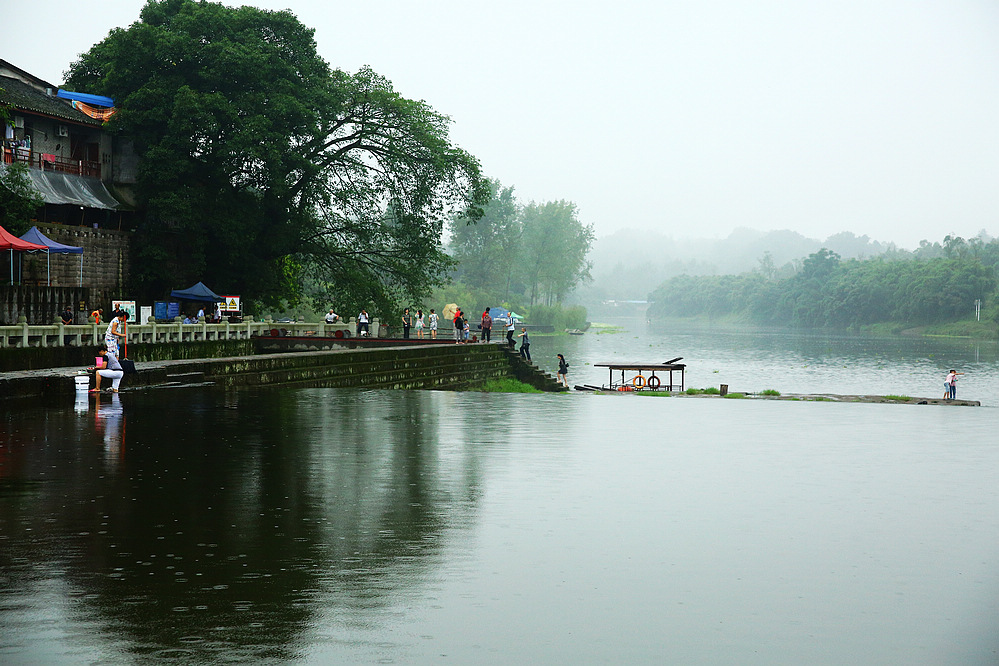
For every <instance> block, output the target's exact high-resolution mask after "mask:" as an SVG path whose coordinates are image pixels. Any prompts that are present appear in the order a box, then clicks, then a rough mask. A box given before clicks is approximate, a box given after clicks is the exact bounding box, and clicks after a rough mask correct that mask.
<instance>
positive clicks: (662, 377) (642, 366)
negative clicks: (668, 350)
mask: <svg viewBox="0 0 999 666" xmlns="http://www.w3.org/2000/svg"><path fill="white" fill-rule="evenodd" d="M682 360H683V357H682V356H677V357H676V358H671V359H670V360H668V361H665V362H663V363H594V364H593V367H596V368H607V370H608V372H609V373H610V376H609V378H608V379H609V383H607V384H604V385H603V386H601V387H600V389H601V390H603V391H622V392H630V391H683V390H684V381H683V380H684V372H685V369H686V367H687V365H686V364H685V363H677V361H682ZM615 371H618V372H620V373H621V378H620V380H616V379H615V378H614V372H615ZM657 372H658V373H659V374H658V375H657V374H656V373H657ZM674 372H676V373H679V377H678V379H679V380H680V383H679V384H674V383H673V381H674V375H673V373H674ZM628 373H632V376H631V378H630V379H629V378H628V376H627V374H628ZM646 373H648V374H647V375H646ZM577 389H578V387H577Z"/></svg>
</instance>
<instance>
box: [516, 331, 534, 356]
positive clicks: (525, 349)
mask: <svg viewBox="0 0 999 666" xmlns="http://www.w3.org/2000/svg"><path fill="white" fill-rule="evenodd" d="M517 337H518V338H523V340H521V341H520V357H521V358H526V359H527V360H528V361H530V360H531V337H530V336H529V335H527V328H526V327H524V328H521V329H520V335H518V336H517Z"/></svg>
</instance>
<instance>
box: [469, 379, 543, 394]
mask: <svg viewBox="0 0 999 666" xmlns="http://www.w3.org/2000/svg"><path fill="white" fill-rule="evenodd" d="M471 390H473V391H479V392H481V393H544V391H542V390H540V389H536V388H534V387H533V386H531V385H530V384H525V383H524V382H522V381H520V380H517V379H510V378H503V379H490V380H489V381H487V382H485V383H484V384H481V385H480V386H477V387H475V388H474V389H471Z"/></svg>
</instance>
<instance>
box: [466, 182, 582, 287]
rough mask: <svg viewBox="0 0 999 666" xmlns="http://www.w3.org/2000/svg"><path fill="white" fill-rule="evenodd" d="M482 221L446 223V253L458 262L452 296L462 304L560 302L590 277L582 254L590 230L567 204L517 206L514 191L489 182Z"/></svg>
mask: <svg viewBox="0 0 999 666" xmlns="http://www.w3.org/2000/svg"><path fill="white" fill-rule="evenodd" d="M489 189H490V194H491V196H490V198H489V201H488V203H487V204H486V205H485V206H484V207H483V209H482V213H483V214H482V217H481V218H479V220H478V221H477V222H475V223H474V224H468V221H467V220H466V219H465V218H463V217H455V218H453V219H452V220H451V222H450V223H449V230H450V233H451V242H450V244H449V250H450V252H451V255H452V257H453V258H454V259H455V261H456V262H457V266H456V268H455V270H454V272H453V274H452V278H453V280H454V288H453V289H452V291H453V292H458V293H461V292H463V295H462V296H461V297H459V296H455V298H461V299H463V300H464V302H466V303H467V302H476V303H492V304H495V305H498V304H500V303H508V304H518V305H519V306H523V305H545V306H551V305H556V304H560V303H562V302H563V300H564V299H565V297H566V296H567V295H568V294H569V293H570V292H572V291H573V289H575V288H576V286H577V285H578V284H579V283H580V282H582V281H585V280H588V279H589V277H590V262H589V261H587V258H586V255H587V253H588V252H589V250H590V246H591V245H592V244H593V238H594V234H593V227H592V226H591V225H584V224H583V223H581V222H580V221H579V218H578V211H577V210H576V205H575V204H574V203H572V202H569V201H546V202H542V203H536V202H533V201H532V202H530V203H527V204H521V203H519V202H518V201H517V198H516V197H515V196H514V191H513V187H503V186H502V184H501V183H500V182H499V181H497V180H490V181H489Z"/></svg>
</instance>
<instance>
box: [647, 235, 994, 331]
mask: <svg viewBox="0 0 999 666" xmlns="http://www.w3.org/2000/svg"><path fill="white" fill-rule="evenodd" d="M765 259H766V257H764V260H761V262H760V264H761V265H760V267H759V268H758V269H756V270H753V271H750V272H747V273H742V274H739V275H709V276H696V277H695V276H688V275H682V276H677V277H673V278H671V279H669V280H667V281H666V282H664V283H663V284H662V285H661V286H659V287H658V288H657V289H656V290H655V291H653V292H652V294H650V296H649V300H650V301H652V304H651V305H650V307H649V311H648V316H649V318H650V319H662V318H666V317H671V316H681V317H702V318H710V319H712V320H725V319H730V320H732V321H733V322H749V323H753V324H756V325H762V326H793V327H802V328H833V329H843V330H855V331H863V332H870V333H900V332H902V331H903V330H906V329H911V328H919V329H920V331H921V332H926V333H933V334H938V335H967V336H973V337H992V336H995V334H996V330H997V324H999V297H997V286H999V280H997V267H999V239H991V240H989V241H987V242H986V241H985V240H983V239H982V238H973V239H970V240H968V241H966V240H964V239H962V238H960V237H953V236H947V237H946V238H945V239H944V243H943V244H942V245H941V244H939V243H934V244H929V243H927V242H926V241H924V242H923V244H922V245H921V247H920V249H919V250H916V251H915V252H911V253H910V252H905V251H901V250H893V251H892V252H889V253H885V254H882V255H879V256H877V257H873V258H870V259H849V260H846V261H843V260H841V258H840V256H839V255H837V254H836V253H835V252H831V251H830V250H828V249H822V250H819V251H818V252H815V253H812V254H811V255H809V256H808V257H807V258H806V259H805V260H804V261H803V262H802V264H801V267H800V270H798V271H797V272H794V273H793V274H792V275H790V276H789V277H784V278H779V277H777V271H776V269H775V268H774V267H773V265H772V264H769V265H768V263H767V262H766V261H765ZM976 301H978V302H979V303H980V305H981V321H977V320H976V319H975V317H974V314H975V303H976Z"/></svg>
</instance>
